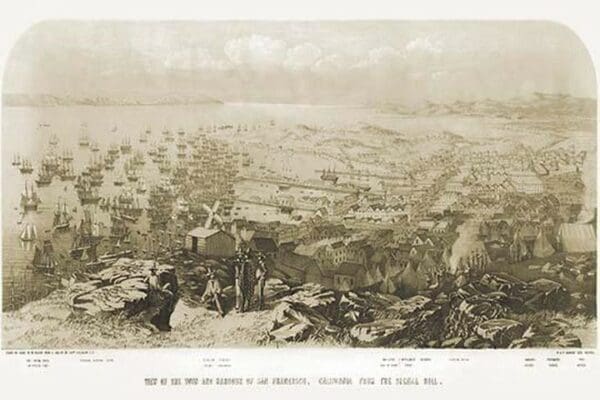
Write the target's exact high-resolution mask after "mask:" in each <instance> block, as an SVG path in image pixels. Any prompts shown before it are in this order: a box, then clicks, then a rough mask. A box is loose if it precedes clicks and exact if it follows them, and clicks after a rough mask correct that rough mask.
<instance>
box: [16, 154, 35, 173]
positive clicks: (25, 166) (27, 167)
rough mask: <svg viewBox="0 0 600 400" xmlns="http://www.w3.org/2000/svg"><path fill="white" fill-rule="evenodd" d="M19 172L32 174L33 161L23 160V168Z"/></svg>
mask: <svg viewBox="0 0 600 400" xmlns="http://www.w3.org/2000/svg"><path fill="white" fill-rule="evenodd" d="M19 171H21V173H22V174H30V173H32V172H33V165H32V164H31V161H30V160H28V159H26V158H25V159H23V161H21V167H20V168H19Z"/></svg>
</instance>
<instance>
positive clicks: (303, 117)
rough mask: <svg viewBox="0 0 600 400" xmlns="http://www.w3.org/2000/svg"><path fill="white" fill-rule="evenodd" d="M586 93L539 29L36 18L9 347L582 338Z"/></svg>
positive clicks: (8, 119)
mask: <svg viewBox="0 0 600 400" xmlns="http://www.w3.org/2000/svg"><path fill="white" fill-rule="evenodd" d="M596 101H597V100H596V81H595V76H594V67H593V65H592V63H591V60H590V58H589V55H588V53H587V51H586V49H585V47H584V45H583V44H582V43H581V41H580V40H579V39H578V38H577V37H576V36H575V34H573V33H572V32H571V31H569V30H568V29H567V28H565V27H564V26H561V25H558V24H554V23H550V22H491V21H490V22H467V21H463V22H460V21H456V22H439V21H431V22H407V21H356V22H352V21H346V22H342V21H338V22H327V21H320V22H300V21H295V22H268V21H236V22H228V21H222V22H206V21H203V22H202V21H197V22H193V21H189V22H183V21H181V22H140V21H135V22H134V21H119V22H117V21H102V22H99V21H94V22H92V21H48V22H42V23H39V24H36V25H34V26H33V27H31V28H30V29H29V30H28V31H27V32H25V33H24V34H23V35H22V36H21V38H20V39H19V40H18V42H17V43H16V44H15V46H14V48H13V51H12V54H11V56H10V58H9V60H8V61H7V65H6V70H5V72H4V84H3V92H2V288H3V290H2V312H3V317H2V321H3V324H2V325H3V327H2V348H3V349H28V348H35V349H57V348H59V349H65V348H85V349H88V348H97V349H115V348H155V347H165V348H184V347H187V348H189V347H192V348H205V347H286V346H309V347H332V348H335V347H385V348H398V347H406V348H467V349H495V348H511V349H516V348H581V347H582V348H595V347H596V315H597V309H596V273H597V263H596V242H597V239H596V213H597V208H596V153H597V149H596V123H597V122H596V118H597V117H596Z"/></svg>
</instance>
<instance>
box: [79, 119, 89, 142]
mask: <svg viewBox="0 0 600 400" xmlns="http://www.w3.org/2000/svg"><path fill="white" fill-rule="evenodd" d="M89 145H90V137H89V136H88V134H87V125H86V124H82V125H81V133H80V134H79V146H81V147H88V146H89Z"/></svg>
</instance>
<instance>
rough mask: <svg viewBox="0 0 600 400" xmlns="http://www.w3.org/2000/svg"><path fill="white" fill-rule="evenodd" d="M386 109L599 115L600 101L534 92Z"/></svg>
mask: <svg viewBox="0 0 600 400" xmlns="http://www.w3.org/2000/svg"><path fill="white" fill-rule="evenodd" d="M382 110H383V111H391V112H398V113H401V114H409V115H422V116H435V115H464V116H477V117H496V118H507V119H539V118H556V117H582V118H595V117H596V100H595V99H590V98H579V97H572V96H569V95H565V94H546V93H533V94H531V95H530V96H522V97H515V98H512V99H507V100H492V99H484V100H477V101H458V100H457V101H455V102H453V103H434V102H426V103H425V105H423V106H419V107H415V108H413V109H408V108H407V107H404V106H393V105H389V104H387V105H385V106H383V107H382Z"/></svg>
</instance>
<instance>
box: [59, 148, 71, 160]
mask: <svg viewBox="0 0 600 400" xmlns="http://www.w3.org/2000/svg"><path fill="white" fill-rule="evenodd" d="M61 158H62V160H63V161H73V151H71V150H69V149H65V150H63V153H62V156H61Z"/></svg>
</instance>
